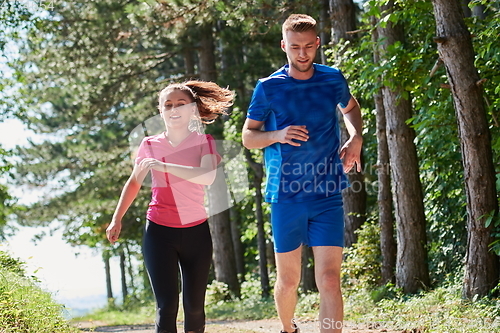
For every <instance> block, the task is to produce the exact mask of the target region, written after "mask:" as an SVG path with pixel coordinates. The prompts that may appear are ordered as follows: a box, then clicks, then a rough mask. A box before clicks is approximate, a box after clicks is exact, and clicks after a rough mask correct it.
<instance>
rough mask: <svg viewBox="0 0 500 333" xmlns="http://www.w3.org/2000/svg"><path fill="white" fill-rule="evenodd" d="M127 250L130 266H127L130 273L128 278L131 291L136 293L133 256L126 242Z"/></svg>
mask: <svg viewBox="0 0 500 333" xmlns="http://www.w3.org/2000/svg"><path fill="white" fill-rule="evenodd" d="M124 245H125V250H126V251H127V252H126V255H127V261H128V265H127V271H128V278H129V283H128V285H129V290H132V292H135V291H136V289H135V282H134V281H135V275H134V270H133V268H132V256H131V254H130V248H129V246H128V242H125V244H124Z"/></svg>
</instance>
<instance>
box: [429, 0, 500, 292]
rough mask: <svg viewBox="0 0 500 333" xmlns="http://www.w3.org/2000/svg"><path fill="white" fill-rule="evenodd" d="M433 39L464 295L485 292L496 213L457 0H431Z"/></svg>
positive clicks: (494, 270)
mask: <svg viewBox="0 0 500 333" xmlns="http://www.w3.org/2000/svg"><path fill="white" fill-rule="evenodd" d="M433 5H434V16H435V18H436V30H437V31H436V33H437V37H438V38H436V41H438V51H439V55H440V58H441V59H442V60H443V63H444V65H445V67H446V74H447V77H448V82H449V84H450V88H451V92H452V95H453V104H454V107H455V112H456V115H457V122H458V131H459V136H460V147H461V151H462V161H463V162H462V163H463V166H464V178H465V190H466V195H467V231H468V239H467V254H466V262H465V278H464V283H463V295H464V296H465V297H467V298H472V297H474V296H475V295H479V296H484V295H486V294H487V293H488V292H489V291H490V290H491V289H492V288H493V287H494V286H496V285H497V283H498V273H499V268H498V257H497V256H496V255H495V254H494V253H493V252H491V251H488V246H489V244H490V243H491V242H492V241H493V240H492V238H491V228H486V227H485V219H486V218H487V216H489V215H490V214H498V200H497V194H496V189H495V168H494V164H493V154H492V149H491V138H490V132H489V129H488V122H487V118H486V109H485V107H484V102H483V92H482V89H481V87H480V85H479V84H477V82H478V81H479V79H480V77H479V74H478V72H477V69H476V68H475V66H474V49H473V46H472V40H471V36H470V33H469V31H468V29H467V26H466V25H465V22H464V20H463V16H462V13H461V9H460V6H459V4H458V3H456V1H452V0H433Z"/></svg>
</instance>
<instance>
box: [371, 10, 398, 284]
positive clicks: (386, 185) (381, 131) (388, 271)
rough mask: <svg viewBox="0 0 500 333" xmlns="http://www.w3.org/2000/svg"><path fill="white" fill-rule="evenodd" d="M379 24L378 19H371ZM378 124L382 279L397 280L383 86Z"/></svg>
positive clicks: (378, 99) (375, 38) (375, 56)
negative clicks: (395, 274)
mask: <svg viewBox="0 0 500 333" xmlns="http://www.w3.org/2000/svg"><path fill="white" fill-rule="evenodd" d="M372 22H373V26H376V23H377V22H376V19H375V18H373V19H372ZM378 39H379V36H378V32H377V29H374V30H373V33H372V41H373V42H374V43H375V45H376V43H377V41H378ZM373 61H374V62H375V64H379V63H380V56H379V50H378V48H377V47H375V48H374V50H373ZM374 101H375V110H376V113H377V116H376V118H377V119H376V126H377V177H378V196H377V202H378V219H379V225H380V252H381V253H382V266H381V278H382V279H381V280H382V281H381V282H382V284H387V283H389V282H393V283H394V282H395V276H394V272H395V269H396V240H395V239H394V216H393V214H392V209H393V206H392V193H391V175H390V172H391V170H390V166H389V147H388V146H387V131H386V122H387V121H386V117H385V109H384V101H383V96H382V90H381V89H379V90H378V91H377V92H376V93H375V95H374Z"/></svg>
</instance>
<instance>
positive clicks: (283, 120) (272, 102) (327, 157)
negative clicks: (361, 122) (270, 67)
mask: <svg viewBox="0 0 500 333" xmlns="http://www.w3.org/2000/svg"><path fill="white" fill-rule="evenodd" d="M350 98H351V94H350V92H349V87H348V85H347V81H346V80H345V78H344V76H343V75H342V73H341V72H340V71H339V70H338V69H335V68H332V67H328V66H324V65H319V64H314V74H313V76H312V77H311V78H310V79H308V80H297V79H294V78H292V77H291V76H289V75H288V65H286V66H284V67H282V68H281V69H279V70H278V71H277V72H275V73H273V74H272V75H270V76H269V77H267V78H263V79H260V80H259V81H258V82H257V85H256V87H255V90H254V93H253V96H252V101H251V102H250V106H249V109H248V113H247V117H248V118H250V119H253V120H257V121H264V130H265V131H274V130H280V129H283V128H285V127H287V126H289V125H306V128H307V130H308V132H309V133H308V135H309V140H308V141H306V142H302V141H297V142H299V143H300V144H301V146H300V147H295V146H292V145H289V144H281V143H275V144H272V145H271V146H268V147H266V148H265V149H264V159H265V168H266V176H267V179H266V192H265V199H266V201H267V202H273V203H276V202H280V203H287V202H303V201H311V200H316V199H321V198H325V197H328V196H332V195H333V194H335V193H338V192H340V191H341V190H342V189H344V188H346V187H347V186H349V184H348V180H347V178H346V176H345V174H344V171H343V167H342V161H341V160H340V157H339V149H340V130H339V122H338V119H337V112H336V107H337V105H338V104H340V106H341V107H346V106H347V104H348V103H349V100H350Z"/></svg>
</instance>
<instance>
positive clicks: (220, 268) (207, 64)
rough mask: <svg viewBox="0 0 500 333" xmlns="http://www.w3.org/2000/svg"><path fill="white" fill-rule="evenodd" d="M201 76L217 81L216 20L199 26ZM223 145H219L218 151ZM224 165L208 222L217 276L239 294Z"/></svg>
mask: <svg viewBox="0 0 500 333" xmlns="http://www.w3.org/2000/svg"><path fill="white" fill-rule="evenodd" d="M200 36H201V38H200V49H199V61H200V79H201V80H203V81H212V82H215V81H216V79H217V70H216V66H215V46H214V38H213V24H211V23H207V24H204V25H203V26H201V27H200ZM208 129H209V130H210V133H211V134H212V135H213V136H214V138H215V139H217V140H222V139H223V126H222V123H221V122H220V121H216V122H215V123H214V124H212V125H210V127H209V128H208ZM222 149H223V147H220V146H218V150H219V152H222V151H223V150H222ZM223 168H224V166H223V165H222V166H219V168H217V176H216V178H215V181H214V183H213V184H212V185H211V186H210V187H209V190H208V191H207V197H208V202H209V212H210V213H209V214H210V218H209V220H208V221H209V225H210V231H211V234H212V239H213V246H214V252H213V259H214V270H215V278H216V280H217V281H220V282H224V283H226V284H227V285H228V287H229V290H231V292H233V293H234V294H235V295H237V296H239V295H240V284H239V282H238V274H237V271H236V259H235V255H234V247H233V240H232V233H231V222H230V220H229V217H230V215H229V191H228V189H227V184H226V178H225V173H224V169H223Z"/></svg>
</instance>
